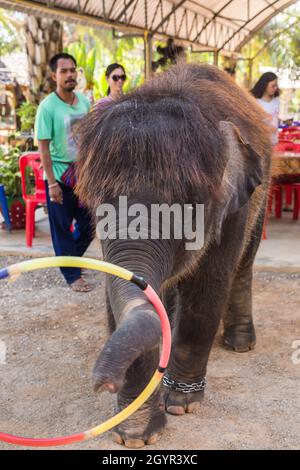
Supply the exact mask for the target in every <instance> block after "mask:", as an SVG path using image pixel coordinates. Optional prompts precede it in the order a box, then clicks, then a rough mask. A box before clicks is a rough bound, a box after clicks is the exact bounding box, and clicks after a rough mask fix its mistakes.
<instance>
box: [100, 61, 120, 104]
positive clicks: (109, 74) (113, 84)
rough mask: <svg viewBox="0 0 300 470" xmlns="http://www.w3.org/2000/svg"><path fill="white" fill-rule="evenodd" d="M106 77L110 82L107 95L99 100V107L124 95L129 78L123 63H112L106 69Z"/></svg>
mask: <svg viewBox="0 0 300 470" xmlns="http://www.w3.org/2000/svg"><path fill="white" fill-rule="evenodd" d="M105 78H106V81H107V83H108V89H107V96H106V97H105V98H102V99H101V100H99V101H97V103H96V108H97V109H101V108H102V107H104V106H105V105H106V104H108V103H110V102H112V101H117V100H118V98H120V97H121V96H122V95H123V86H124V83H125V80H126V78H127V77H126V73H125V69H124V67H123V65H120V64H117V63H114V64H110V65H109V66H108V67H107V69H106V71H105Z"/></svg>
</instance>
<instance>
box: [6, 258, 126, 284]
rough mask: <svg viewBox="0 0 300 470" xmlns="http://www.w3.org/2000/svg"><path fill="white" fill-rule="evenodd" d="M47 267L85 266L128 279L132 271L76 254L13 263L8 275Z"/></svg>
mask: <svg viewBox="0 0 300 470" xmlns="http://www.w3.org/2000/svg"><path fill="white" fill-rule="evenodd" d="M49 267H57V268H59V267H64V268H86V269H95V270H97V271H102V272H105V273H108V274H112V275H114V276H118V277H121V278H122V279H126V281H130V280H131V278H132V275H133V273H132V272H131V271H128V269H125V268H121V267H119V266H115V265H114V264H111V263H107V262H106V261H100V260H96V259H92V258H80V257H77V256H55V257H48V258H37V259H32V260H29V261H23V262H22V263H17V264H13V265H11V266H10V267H9V268H8V272H9V274H10V275H16V274H20V273H23V272H27V271H34V270H35V269H41V268H49Z"/></svg>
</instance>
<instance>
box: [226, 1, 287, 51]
mask: <svg viewBox="0 0 300 470" xmlns="http://www.w3.org/2000/svg"><path fill="white" fill-rule="evenodd" d="M280 1H281V0H275V1H273V2H272V4H271V5H270V4H267V6H266V7H265V8H263V9H262V10H260V11H259V12H258V13H256V15H254V16H252V17H251V18H250V19H249V20H248V21H247V22H246V23H245V25H243V26H241V27H240V28H238V29H237V30H236V31H235V32H234V33H233V34H232V35H231V36H230V37H229V38H228V39H227V40H226V41H225V42H224V43H223V44H222V46H221V47H219V48H218V51H219V52H220V51H221V50H222V49H224V47H225V46H226V45H227V44H228V43H229V42H230V41H232V39H233V38H234V37H235V36H237V35H238V34H239V33H240V32H241V31H242V29H244V27H245V26H247V25H248V24H249V23H251V21H253V20H254V19H255V18H257V17H258V16H259V15H261V14H262V13H263V12H264V11H266V10H268V9H269V8H270V7H272V6H273V5H276V3H278V2H280ZM276 12H277V10H276ZM275 14H276V13H274V12H273V13H272V15H271V18H272V17H273V16H274V15H275Z"/></svg>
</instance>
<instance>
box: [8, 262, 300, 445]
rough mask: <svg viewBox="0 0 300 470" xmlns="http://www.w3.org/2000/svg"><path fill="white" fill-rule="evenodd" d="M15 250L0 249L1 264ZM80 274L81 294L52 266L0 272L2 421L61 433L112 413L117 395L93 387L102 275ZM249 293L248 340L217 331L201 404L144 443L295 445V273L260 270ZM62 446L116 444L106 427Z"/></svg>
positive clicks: (16, 430) (298, 333)
mask: <svg viewBox="0 0 300 470" xmlns="http://www.w3.org/2000/svg"><path fill="white" fill-rule="evenodd" d="M19 260H21V259H20V258H16V257H0V266H1V267H4V266H7V265H9V264H12V263H14V262H17V261H19ZM88 279H89V280H90V281H91V282H92V283H93V284H94V285H95V289H94V290H93V291H92V292H91V293H88V294H79V293H75V292H73V291H71V289H68V288H67V287H66V286H65V284H64V281H63V279H62V277H61V276H60V273H59V271H58V270H57V269H48V270H40V271H35V272H32V273H28V274H24V275H22V277H21V278H20V279H18V280H17V281H16V282H15V283H8V282H7V281H0V282H1V284H0V292H1V298H0V375H1V387H0V431H2V432H6V433H11V434H18V435H23V436H31V437H50V436H56V435H64V434H70V433H74V432H81V431H84V430H86V429H89V428H90V427H92V426H95V425H96V424H99V423H101V422H103V421H104V420H106V419H107V418H109V417H110V416H112V415H113V414H114V412H115V409H114V404H115V397H114V396H112V395H109V394H108V393H104V394H102V395H97V394H95V393H94V392H93V390H92V387H91V380H90V377H91V369H92V367H93V364H94V361H95V359H96V357H97V355H98V352H99V351H100V349H101V347H102V346H103V344H104V342H105V338H106V337H107V325H106V318H105V310H104V285H103V284H104V282H103V275H102V273H96V274H95V273H94V272H91V273H89V274H88ZM254 294H255V295H254V316H255V324H256V331H257V338H258V339H257V346H256V349H255V350H254V351H251V352H249V353H243V354H238V353H234V352H231V351H226V350H224V349H223V348H222V347H221V346H220V335H218V336H217V338H216V341H215V345H214V348H213V351H212V353H211V357H210V363H209V369H208V374H207V379H208V387H207V391H206V396H205V399H204V401H203V406H202V408H201V409H200V410H199V411H198V412H197V414H195V415H185V416H182V417H175V416H170V415H169V416H168V424H167V428H166V431H165V433H164V435H163V437H162V438H161V440H160V441H159V442H158V443H157V444H156V445H155V446H148V447H147V449H155V450H159V449H178V450H184V449H193V450H195V449H230V450H232V449H299V448H300V424H299V423H300V364H297V363H298V362H300V361H299V360H297V358H298V359H300V354H298V355H297V351H296V350H295V349H293V346H294V347H295V345H297V343H295V341H297V340H298V347H300V273H299V274H288V273H283V272H282V273H280V272H258V273H256V274H255V282H254ZM293 353H294V356H292V355H293ZM293 357H294V361H293ZM66 448H68V449H98V450H100V449H120V448H121V447H120V446H119V445H118V444H116V443H114V442H113V440H112V436H111V433H106V434H104V435H103V436H100V437H98V438H96V439H94V440H92V441H87V442H85V443H78V444H73V445H71V446H69V447H62V448H61V449H66ZM0 449H22V447H17V446H11V445H9V444H5V443H0Z"/></svg>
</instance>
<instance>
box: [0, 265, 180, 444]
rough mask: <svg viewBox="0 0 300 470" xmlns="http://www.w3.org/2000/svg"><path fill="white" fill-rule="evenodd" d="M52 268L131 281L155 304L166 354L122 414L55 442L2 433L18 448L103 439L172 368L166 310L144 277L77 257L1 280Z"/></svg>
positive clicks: (14, 271)
mask: <svg viewBox="0 0 300 470" xmlns="http://www.w3.org/2000/svg"><path fill="white" fill-rule="evenodd" d="M48 267H79V268H87V269H94V270H97V271H102V272H105V273H108V274H112V275H114V276H118V277H120V278H122V279H125V280H127V281H131V282H133V283H134V284H136V285H137V286H138V287H139V288H140V289H141V290H142V291H143V292H144V294H145V296H146V297H147V299H148V300H149V302H151V303H152V305H153V306H154V308H155V310H156V311H157V313H158V315H159V318H160V322H161V328H162V351H161V356H160V360H159V365H158V367H157V369H156V371H155V373H154V375H153V376H152V378H151V380H150V382H149V383H148V385H147V386H146V387H145V388H144V390H143V391H142V392H141V394H140V395H139V396H138V397H137V398H136V399H135V400H134V401H133V402H132V403H130V405H129V406H127V407H126V408H124V410H122V411H120V412H119V413H118V414H116V415H115V416H113V417H112V418H110V419H108V420H107V421H105V422H104V423H102V424H99V425H98V426H95V427H93V428H91V429H89V430H87V431H84V432H81V433H78V434H71V435H68V436H61V437H52V438H48V439H47V438H30V437H21V436H14V435H12V434H5V433H3V432H0V440H1V441H4V442H8V443H10V444H17V445H23V446H30V447H50V446H63V445H66V444H71V443H74V442H80V441H86V440H88V439H91V438H93V437H96V436H99V435H100V434H103V433H104V432H106V431H108V430H109V429H111V428H113V427H115V426H117V425H118V424H120V423H121V422H122V421H124V420H125V419H127V418H128V417H129V416H131V415H132V414H133V413H134V412H135V411H137V410H138V409H139V408H140V407H141V406H142V405H143V403H145V401H146V400H148V398H149V397H150V395H151V394H152V393H153V392H154V390H155V389H156V388H157V386H158V385H159V383H160V381H161V379H162V377H163V375H164V372H165V370H166V367H167V365H168V361H169V357H170V352H171V329H170V323H169V319H168V316H167V313H166V310H165V308H164V306H163V304H162V302H161V300H160V298H159V297H158V295H157V293H156V292H155V291H154V289H153V288H152V287H151V286H150V285H149V284H147V282H146V281H145V280H144V279H143V278H142V277H140V276H137V275H136V274H134V273H133V272H131V271H128V270H127V269H125V268H121V267H119V266H116V265H114V264H111V263H107V262H105V261H98V260H94V259H91V258H79V257H75V256H57V257H52V258H50V257H49V258H38V259H34V260H29V261H23V262H21V263H17V264H13V265H11V266H9V267H7V268H3V269H0V279H5V278H8V277H14V276H17V275H20V274H21V273H23V272H27V271H34V270H36V269H41V268H48Z"/></svg>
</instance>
